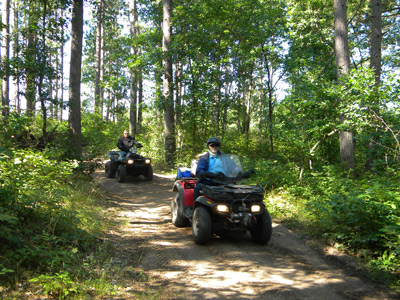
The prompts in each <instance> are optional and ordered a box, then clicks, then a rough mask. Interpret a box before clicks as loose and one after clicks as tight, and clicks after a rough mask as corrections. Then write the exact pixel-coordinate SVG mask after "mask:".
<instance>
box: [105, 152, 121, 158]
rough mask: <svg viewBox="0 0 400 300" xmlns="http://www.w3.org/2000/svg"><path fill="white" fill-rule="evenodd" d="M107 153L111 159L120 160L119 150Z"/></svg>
mask: <svg viewBox="0 0 400 300" xmlns="http://www.w3.org/2000/svg"><path fill="white" fill-rule="evenodd" d="M107 155H108V156H109V157H110V159H111V160H118V158H119V151H108V152H107Z"/></svg>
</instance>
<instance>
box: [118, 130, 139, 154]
mask: <svg viewBox="0 0 400 300" xmlns="http://www.w3.org/2000/svg"><path fill="white" fill-rule="evenodd" d="M133 145H135V146H136V147H137V148H141V147H143V146H142V145H141V144H140V143H139V142H138V141H137V140H135V138H134V137H132V136H130V135H129V131H128V130H125V131H124V136H123V137H121V138H120V139H119V140H118V142H117V147H118V148H119V150H120V151H119V158H118V160H119V161H122V159H123V158H124V157H125V156H126V155H127V154H128V152H129V149H130V148H131V147H132V146H133Z"/></svg>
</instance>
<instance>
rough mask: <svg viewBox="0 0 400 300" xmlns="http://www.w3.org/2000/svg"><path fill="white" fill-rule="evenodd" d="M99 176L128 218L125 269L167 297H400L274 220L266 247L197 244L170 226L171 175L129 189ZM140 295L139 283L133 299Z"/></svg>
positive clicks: (238, 239) (220, 240)
mask: <svg viewBox="0 0 400 300" xmlns="http://www.w3.org/2000/svg"><path fill="white" fill-rule="evenodd" d="M93 178H94V179H95V180H96V181H97V182H99V184H100V185H101V186H102V187H103V188H104V189H105V190H106V191H107V193H108V196H109V200H110V201H111V203H112V205H113V206H114V207H115V208H116V209H117V210H118V212H119V216H120V217H123V218H125V219H126V220H127V221H128V222H127V226H126V227H125V228H122V229H120V230H119V231H118V230H116V232H115V233H114V236H113V237H110V238H112V239H113V240H114V242H115V244H116V248H117V249H118V250H117V251H119V253H122V254H123V255H122V256H121V257H120V260H121V261H122V260H123V257H128V258H127V259H126V260H125V261H124V262H121V264H122V263H123V264H125V265H129V264H130V265H131V266H132V265H135V266H137V267H138V268H140V269H142V270H143V271H144V272H145V273H146V274H147V276H148V277H149V278H152V280H151V283H149V284H150V285H153V286H154V288H155V289H158V293H159V294H160V295H161V296H160V297H161V299H187V300H189V299H194V300H197V299H266V300H269V299H273V300H279V299H285V300H287V299H324V300H343V299H365V300H367V299H368V300H375V299H376V300H378V299H379V300H381V299H395V298H390V297H388V296H387V295H385V294H383V293H380V292H378V291H376V290H374V289H373V287H372V286H371V285H370V284H368V283H365V282H363V280H362V279H361V278H360V275H359V274H357V275H358V276H355V273H354V270H349V269H347V267H346V266H340V265H336V264H332V263H331V262H329V260H327V259H325V258H324V257H321V256H320V255H319V254H318V253H317V252H315V251H314V250H312V249H311V248H310V247H308V246H307V245H306V244H305V243H304V241H302V240H301V239H300V238H299V237H298V236H297V235H295V234H294V233H292V232H290V230H288V229H287V228H286V227H284V226H283V225H281V224H276V223H274V228H273V233H272V238H271V241H270V242H269V244H268V245H266V246H260V245H257V244H254V243H253V242H252V241H251V237H250V235H249V234H246V235H233V236H232V235H231V234H227V235H222V236H213V238H212V239H211V241H210V243H209V244H208V245H206V246H199V245H196V244H195V243H194V241H193V238H192V232H191V228H190V227H186V228H177V227H175V226H174V225H173V224H172V223H171V215H170V201H171V199H172V197H173V196H174V193H173V192H172V186H173V179H171V178H164V177H162V176H159V175H157V174H154V179H153V181H145V180H143V179H141V178H130V180H129V181H128V182H126V183H123V184H120V183H118V182H117V180H116V179H110V178H106V177H105V176H104V174H100V173H99V172H97V173H95V174H94V175H93ZM117 261H118V257H117ZM349 271H351V272H349ZM135 274H136V273H135ZM135 276H136V275H134V274H133V277H132V280H133V281H135V280H136V281H138V280H140V278H137V277H135ZM126 284H129V283H128V281H127V283H126ZM138 291H139V290H138V289H137V288H136V287H135V286H132V288H131V289H130V292H131V293H132V299H133V298H135V297H136V295H135V293H137V292H138ZM155 299H156V298H155Z"/></svg>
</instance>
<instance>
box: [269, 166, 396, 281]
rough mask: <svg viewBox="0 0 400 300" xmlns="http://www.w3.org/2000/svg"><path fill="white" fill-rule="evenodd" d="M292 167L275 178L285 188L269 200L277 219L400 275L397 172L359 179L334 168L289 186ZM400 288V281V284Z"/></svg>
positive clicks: (281, 188) (274, 191)
mask: <svg viewBox="0 0 400 300" xmlns="http://www.w3.org/2000/svg"><path fill="white" fill-rule="evenodd" d="M287 171H289V172H290V173H292V172H291V167H290V166H281V167H279V168H276V169H275V170H274V172H272V173H273V174H274V175H275V176H276V177H278V178H279V179H277V178H274V182H276V183H277V184H280V188H277V189H276V190H273V191H271V192H269V193H268V194H267V199H266V201H267V205H270V210H271V212H272V214H273V215H274V216H275V217H277V218H280V219H282V220H286V221H293V219H296V221H297V222H302V225H303V226H304V228H306V229H307V231H308V235H310V236H314V237H317V238H323V239H325V240H326V241H328V242H330V243H332V244H335V245H336V246H338V247H340V248H342V249H344V250H347V251H349V252H351V253H354V254H356V255H357V256H358V257H359V258H361V259H363V260H365V261H367V262H368V263H369V264H370V265H371V266H372V267H373V268H376V269H378V270H380V271H388V272H389V273H390V274H391V275H393V276H395V277H397V279H396V280H399V275H400V210H399V207H400V188H399V185H398V182H399V179H400V176H399V175H398V174H397V173H395V172H391V173H390V174H389V173H387V174H386V175H384V176H383V175H381V176H379V177H378V176H374V175H373V174H366V175H364V176H362V177H357V178H354V177H352V176H350V175H349V174H347V173H343V172H342V171H341V170H339V169H337V168H334V167H325V168H323V169H322V170H320V171H319V172H314V173H309V174H307V176H305V178H304V180H303V182H302V185H299V184H295V183H294V181H292V182H293V185H284V182H285V181H284V180H285V179H287V178H288V177H289V178H290V175H287ZM399 282H400V281H399Z"/></svg>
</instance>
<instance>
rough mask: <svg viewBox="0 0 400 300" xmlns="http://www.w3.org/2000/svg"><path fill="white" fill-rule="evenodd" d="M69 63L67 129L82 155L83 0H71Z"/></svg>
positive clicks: (75, 147)
mask: <svg viewBox="0 0 400 300" xmlns="http://www.w3.org/2000/svg"><path fill="white" fill-rule="evenodd" d="M71 29H72V30H71V64H70V73H69V119H68V121H69V122H68V123H69V130H70V134H71V141H72V147H73V150H74V152H75V154H76V155H77V156H82V146H81V98H80V95H81V64H82V38H83V0H73V1H72V20H71Z"/></svg>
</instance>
